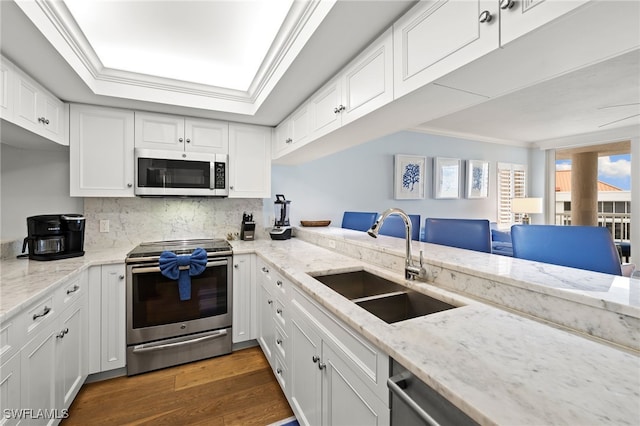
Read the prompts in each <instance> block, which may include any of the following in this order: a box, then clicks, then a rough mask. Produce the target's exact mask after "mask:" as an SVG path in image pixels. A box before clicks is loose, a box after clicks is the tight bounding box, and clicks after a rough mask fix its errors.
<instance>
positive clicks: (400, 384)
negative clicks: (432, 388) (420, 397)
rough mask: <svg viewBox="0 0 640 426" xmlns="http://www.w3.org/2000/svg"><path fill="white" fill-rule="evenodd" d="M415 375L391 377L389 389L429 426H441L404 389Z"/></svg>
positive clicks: (406, 372)
mask: <svg viewBox="0 0 640 426" xmlns="http://www.w3.org/2000/svg"><path fill="white" fill-rule="evenodd" d="M412 376H413V375H412V374H411V373H410V372H408V371H403V372H402V373H399V374H396V375H395V376H393V377H389V378H388V379H387V387H388V388H389V390H390V391H391V392H393V393H394V394H395V395H396V396H397V397H398V398H400V399H401V400H402V402H404V403H405V404H407V405H408V406H409V408H411V410H413V412H415V413H416V414H417V415H418V417H420V418H421V419H422V420H423V421H424V422H425V423H426V424H427V425H429V426H440V423H438V422H437V421H435V420H434V418H433V417H431V416H430V415H429V413H427V412H426V411H424V410H423V409H422V407H420V406H419V405H418V404H417V403H416V402H415V401H414V400H413V399H412V398H411V397H410V396H409V395H408V394H407V393H406V392H405V391H404V390H403V388H406V387H407V383H406V381H407V379H409V378H411V377H412Z"/></svg>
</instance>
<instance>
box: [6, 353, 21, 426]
mask: <svg viewBox="0 0 640 426" xmlns="http://www.w3.org/2000/svg"><path fill="white" fill-rule="evenodd" d="M0 407H2V408H3V409H6V410H19V409H20V408H24V406H23V405H22V404H20V354H19V353H18V354H15V355H14V356H13V357H11V358H10V359H9V360H8V361H7V362H5V363H4V364H2V365H0ZM18 420H19V419H18V418H17V416H7V415H6V413H4V412H3V413H2V417H0V425H1V426H10V425H15V424H18Z"/></svg>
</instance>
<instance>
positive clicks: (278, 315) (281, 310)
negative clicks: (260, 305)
mask: <svg viewBox="0 0 640 426" xmlns="http://www.w3.org/2000/svg"><path fill="white" fill-rule="evenodd" d="M287 313H288V312H287V308H286V307H285V305H284V303H282V301H281V300H280V299H279V298H276V300H275V302H274V311H273V319H274V320H275V322H276V324H277V325H278V326H280V327H282V328H283V329H285V330H286V325H287V320H286V318H287Z"/></svg>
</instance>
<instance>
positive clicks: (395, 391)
mask: <svg viewBox="0 0 640 426" xmlns="http://www.w3.org/2000/svg"><path fill="white" fill-rule="evenodd" d="M387 386H388V387H389V391H390V397H391V426H412V425H431V426H448V425H452V426H463V425H477V424H478V423H476V422H475V421H474V420H473V419H471V418H470V417H469V416H467V415H466V414H465V413H463V412H462V411H461V410H460V409H459V408H458V407H456V406H455V405H453V404H452V403H451V402H449V401H448V400H447V399H445V398H444V397H443V396H441V395H440V394H439V393H438V392H436V391H435V390H433V389H432V388H431V387H429V386H427V385H426V384H425V383H424V382H422V381H421V380H420V379H419V378H417V377H416V376H414V375H413V374H412V373H411V372H410V371H408V370H407V369H406V368H404V367H403V366H402V365H400V364H399V363H398V362H397V361H396V360H393V359H392V360H391V377H390V378H389V379H388V380H387Z"/></svg>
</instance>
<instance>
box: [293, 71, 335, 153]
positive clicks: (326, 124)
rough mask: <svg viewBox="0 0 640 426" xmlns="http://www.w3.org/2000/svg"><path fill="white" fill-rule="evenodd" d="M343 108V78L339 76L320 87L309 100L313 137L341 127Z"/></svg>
mask: <svg viewBox="0 0 640 426" xmlns="http://www.w3.org/2000/svg"><path fill="white" fill-rule="evenodd" d="M343 109H344V105H343V102H342V80H341V79H339V78H337V79H335V80H333V81H331V82H329V83H328V84H327V85H326V86H324V87H323V88H322V89H320V91H319V92H318V93H316V94H315V95H314V96H313V97H312V98H311V100H310V101H309V113H310V120H309V121H310V125H311V138H312V139H316V138H319V137H320V136H323V135H326V134H327V133H329V132H331V131H333V130H335V129H337V128H338V127H340V125H341V124H342V118H341V112H342V111H343ZM294 141H295V139H294Z"/></svg>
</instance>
